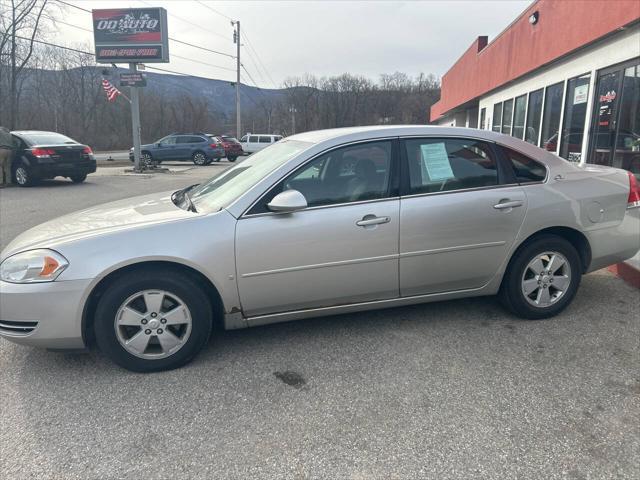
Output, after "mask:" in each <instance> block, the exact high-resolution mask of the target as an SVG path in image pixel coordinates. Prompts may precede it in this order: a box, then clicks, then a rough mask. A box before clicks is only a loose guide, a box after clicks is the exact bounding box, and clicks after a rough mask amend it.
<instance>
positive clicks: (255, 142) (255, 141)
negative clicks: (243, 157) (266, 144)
mask: <svg viewBox="0 0 640 480" xmlns="http://www.w3.org/2000/svg"><path fill="white" fill-rule="evenodd" d="M247 145H248V147H249V152H251V153H255V152H257V151H258V150H260V136H259V135H249V139H248V140H247Z"/></svg>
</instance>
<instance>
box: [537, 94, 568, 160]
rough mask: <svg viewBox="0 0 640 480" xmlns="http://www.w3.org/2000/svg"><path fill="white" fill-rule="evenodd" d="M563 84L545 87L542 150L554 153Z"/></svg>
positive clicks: (558, 127) (556, 146) (556, 142)
mask: <svg viewBox="0 0 640 480" xmlns="http://www.w3.org/2000/svg"><path fill="white" fill-rule="evenodd" d="M563 86H564V82H561V83H556V84H555V85H551V86H550V87H547V90H546V93H545V98H544V118H543V119H542V148H544V149H546V150H549V151H550V152H555V151H556V150H557V148H558V130H559V129H560V112H562V87H563Z"/></svg>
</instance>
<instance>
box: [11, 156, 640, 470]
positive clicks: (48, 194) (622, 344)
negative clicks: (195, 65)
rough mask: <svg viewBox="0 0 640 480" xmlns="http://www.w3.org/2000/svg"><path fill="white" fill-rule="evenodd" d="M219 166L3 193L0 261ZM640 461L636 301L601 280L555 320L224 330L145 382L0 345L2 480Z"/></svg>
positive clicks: (462, 316) (325, 321) (403, 317)
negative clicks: (106, 208)
mask: <svg viewBox="0 0 640 480" xmlns="http://www.w3.org/2000/svg"><path fill="white" fill-rule="evenodd" d="M224 165H226V164H225V163H222V164H220V165H215V164H214V165H212V166H209V167H201V168H191V169H186V170H184V171H182V172H180V173H174V174H165V175H160V174H157V175H155V176H147V177H134V176H126V175H120V174H119V173H118V172H119V170H118V169H113V170H112V171H109V169H106V168H101V169H99V172H98V174H97V175H91V176H90V177H89V178H88V180H87V182H86V183H85V184H82V185H73V184H71V183H70V182H67V181H64V180H59V181H50V182H47V183H45V184H43V185H42V186H38V187H34V188H31V189H19V188H7V189H2V190H0V226H1V228H0V244H1V246H2V247H4V246H5V245H6V244H7V243H8V242H9V241H10V239H11V238H13V237H14V236H16V235H17V234H19V233H20V232H22V231H23V230H25V229H27V228H29V227H31V226H33V225H36V224H38V223H40V222H42V221H45V220H48V219H50V218H52V217H54V216H57V215H61V214H63V213H66V212H70V211H73V210H77V209H80V208H83V207H87V206H90V205H95V204H98V203H102V202H105V201H109V200H115V199H119V198H125V197H127V196H132V195H136V194H144V193H149V192H153V191H164V190H170V189H177V188H181V187H183V186H186V185H190V184H192V183H197V182H199V181H202V180H203V179H205V178H207V177H209V176H211V175H213V174H215V173H216V172H220V171H221V170H222V168H223V166H224ZM182 166H184V167H188V165H186V164H182ZM0 309H1V305H0ZM639 459H640V295H638V291H637V290H634V289H632V288H631V287H629V286H628V285H626V284H625V283H623V282H622V281H620V280H619V279H617V278H615V277H613V276H612V275H610V274H608V273H606V272H597V273H595V274H590V275H588V276H586V277H584V278H583V284H582V286H581V288H580V291H579V292H578V295H577V298H576V299H575V301H574V303H573V304H572V305H571V307H570V308H569V309H567V310H566V311H565V312H564V313H563V314H562V315H560V316H559V317H557V318H555V319H553V320H549V321H538V322H527V321H521V320H518V319H516V318H514V317H512V316H510V315H508V314H506V313H505V312H504V311H503V310H502V309H501V308H500V307H499V306H498V304H497V303H496V301H494V299H492V298H481V299H471V300H462V301H452V302H444V303H434V304H429V305H420V306H412V307H406V308H396V309H391V310H381V311H375V312H366V313H359V314H350V315H341V316H336V317H331V318H322V319H312V320H305V321H299V322H292V323H285V324H279V325H271V326H266V327H259V328H255V329H250V330H244V331H232V332H221V333H220V334H218V335H217V336H216V337H215V338H213V339H212V340H211V342H210V345H209V347H208V348H207V349H206V350H205V351H204V352H203V353H202V354H201V355H200V356H199V357H198V358H197V359H196V361H194V362H193V363H192V364H190V365H189V366H187V367H185V368H182V369H180V370H176V371H171V372H163V373H158V374H152V375H141V374H134V373H130V372H127V371H124V370H122V369H119V368H118V367H115V366H114V365H112V364H111V363H110V362H109V361H108V360H106V359H105V358H104V357H103V356H102V355H101V354H100V353H99V352H91V353H88V354H63V353H52V352H47V351H43V350H37V349H34V348H29V347H22V346H17V345H14V344H12V343H9V342H7V341H5V340H0V472H2V476H3V478H7V479H22V478H25V479H26V478H38V479H59V478H64V479H66V478H74V479H76V478H77V479H122V478H127V479H129V478H131V479H147V478H150V479H152V478H153V479H156V478H157V479H169V478H216V479H227V478H229V479H246V478H283V479H303V478H322V479H324V478H327V479H351V480H361V479H383V478H384V479H388V478H392V479H418V478H420V479H422V478H434V479H446V478H465V479H467V478H499V479H506V478H522V479H525V478H526V479H529V478H531V479H538V478H545V479H553V478H558V479H560V478H567V479H601V478H616V479H624V478H629V479H637V478H639V477H640V460H639Z"/></svg>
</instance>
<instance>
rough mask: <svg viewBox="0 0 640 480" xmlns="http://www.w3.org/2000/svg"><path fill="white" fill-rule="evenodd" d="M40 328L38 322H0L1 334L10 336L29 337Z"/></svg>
mask: <svg viewBox="0 0 640 480" xmlns="http://www.w3.org/2000/svg"><path fill="white" fill-rule="evenodd" d="M37 326H38V322H10V321H9V320H0V333H8V334H10V335H29V334H30V333H31V332H33V331H34V330H35V329H36V327H37Z"/></svg>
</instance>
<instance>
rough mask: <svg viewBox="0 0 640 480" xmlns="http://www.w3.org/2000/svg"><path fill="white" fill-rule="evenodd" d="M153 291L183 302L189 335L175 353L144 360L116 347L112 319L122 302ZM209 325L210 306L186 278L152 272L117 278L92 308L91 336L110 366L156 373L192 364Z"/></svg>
mask: <svg viewBox="0 0 640 480" xmlns="http://www.w3.org/2000/svg"><path fill="white" fill-rule="evenodd" d="M154 289H157V290H164V291H166V292H168V293H169V294H172V295H176V296H177V297H178V298H180V299H181V300H182V301H183V302H184V304H185V306H186V307H187V308H188V309H189V312H190V315H191V322H192V323H191V333H190V335H189V337H188V338H187V340H186V341H185V343H184V344H183V346H182V347H181V348H180V349H179V350H177V351H176V352H175V353H173V354H171V355H169V356H167V357H164V358H158V359H145V358H140V357H138V356H135V355H133V354H132V353H130V352H128V351H127V350H126V349H125V348H124V347H123V346H122V345H121V344H120V341H119V340H118V337H117V334H116V327H115V319H116V313H117V312H118V310H119V309H120V307H121V306H122V305H123V303H124V302H125V300H126V299H128V298H130V297H131V296H132V295H135V294H136V293H137V292H142V291H144V290H154ZM212 324H213V322H212V308H211V303H210V302H209V300H208V298H207V295H206V294H205V293H204V292H203V291H202V290H201V289H200V287H199V286H198V284H197V283H196V282H195V281H194V280H192V279H191V277H190V276H188V275H185V274H183V273H181V272H176V271H172V270H166V269H161V268H153V269H145V270H139V271H135V272H132V273H130V274H128V275H126V276H124V277H121V278H120V279H118V281H117V282H115V283H113V284H112V285H111V286H110V287H109V288H108V289H107V290H106V291H105V293H104V295H103V296H102V298H101V299H100V301H99V302H98V305H97V308H96V313H95V321H94V332H95V337H96V342H97V344H98V347H99V348H100V350H101V351H102V352H104V353H105V354H106V355H107V356H108V357H109V358H110V359H111V360H112V361H113V362H114V363H116V364H118V365H120V366H121V367H123V368H126V369H127V370H131V371H134V372H157V371H162V370H171V369H174V368H179V367H181V366H183V365H185V364H187V363H189V362H190V361H191V360H193V358H195V356H196V355H197V354H198V353H199V352H200V350H202V348H203V347H204V346H205V345H206V344H207V341H208V340H209V337H210V335H211V331H212ZM141 328H142V327H141Z"/></svg>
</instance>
